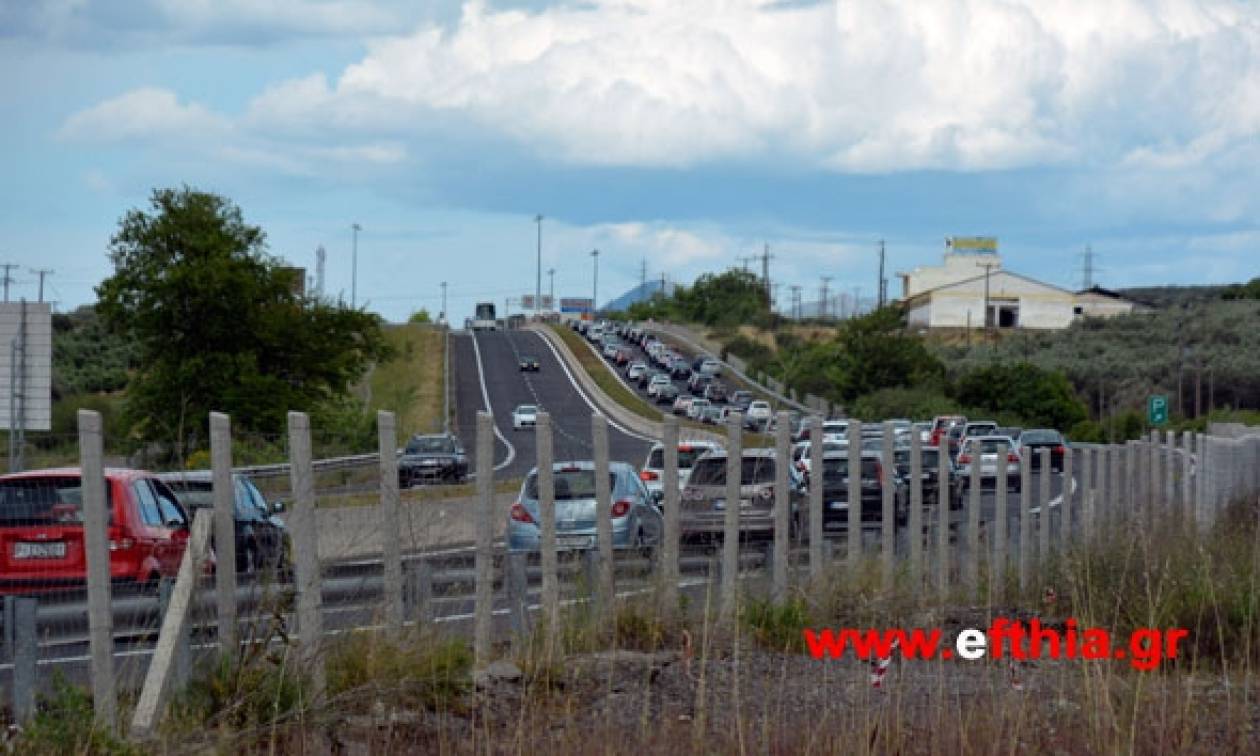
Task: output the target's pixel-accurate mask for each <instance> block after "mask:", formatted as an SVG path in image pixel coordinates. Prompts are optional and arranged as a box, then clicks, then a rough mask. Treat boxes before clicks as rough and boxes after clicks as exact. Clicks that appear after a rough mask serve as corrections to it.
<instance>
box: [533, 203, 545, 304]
mask: <svg viewBox="0 0 1260 756" xmlns="http://www.w3.org/2000/svg"><path fill="white" fill-rule="evenodd" d="M542 221H543V217H542V215H535V216H534V223H537V224H538V271H537V275H536V277H535V279H534V315H535V317H537V316H538V315H539V314H540V313H541V312H542Z"/></svg>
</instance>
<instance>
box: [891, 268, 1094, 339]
mask: <svg viewBox="0 0 1260 756" xmlns="http://www.w3.org/2000/svg"><path fill="white" fill-rule="evenodd" d="M986 290H987V296H986ZM986 300H987V302H988V311H989V315H988V320H987V324H988V325H991V326H993V327H996V328H1000V329H1008V328H1031V329H1057V328H1067V327H1068V326H1069V325H1071V324H1072V320H1073V319H1074V318H1075V317H1076V312H1075V308H1076V294H1075V293H1073V292H1071V291H1068V290H1067V289H1061V288H1059V287H1058V286H1052V285H1050V284H1046V283H1042V282H1040V281H1035V280H1033V279H1031V278H1028V277H1027V276H1021V275H1019V274H1018V273H1012V272H1010V271H1008V270H1001V269H990V271H989V273H988V275H985V273H984V272H983V271H982V272H981V274H980V275H978V276H972V277H970V278H965V279H962V280H956V281H953V282H951V283H946V284H944V285H941V286H937V287H935V288H932V289H927V290H923V291H919V292H918V293H916V294H914V295H912V296H910V297H907V298H906V299H905V301H904V305H905V308H906V315H907V321H908V324H909V325H910V327H912V328H983V327H985V325H986V319H985V302H986Z"/></svg>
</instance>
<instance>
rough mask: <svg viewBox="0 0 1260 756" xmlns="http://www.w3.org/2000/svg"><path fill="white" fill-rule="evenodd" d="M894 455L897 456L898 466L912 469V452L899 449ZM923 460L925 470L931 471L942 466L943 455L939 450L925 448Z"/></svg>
mask: <svg viewBox="0 0 1260 756" xmlns="http://www.w3.org/2000/svg"><path fill="white" fill-rule="evenodd" d="M894 453H895V454H896V459H897V464H898V465H901V466H904V467H905V468H906V469H909V468H910V450H909V449H897V450H896V451H895V452H894ZM921 459H922V460H923V469H924V470H929V469H932V468H935V467H937V466H938V465H940V462H941V453H940V452H939V451H938V450H936V449H933V448H924V449H923V453H922V456H921Z"/></svg>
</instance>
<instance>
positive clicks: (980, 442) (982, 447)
mask: <svg viewBox="0 0 1260 756" xmlns="http://www.w3.org/2000/svg"><path fill="white" fill-rule="evenodd" d="M1011 447H1012V444H1011V443H1010V442H1009V441H1006V440H1004V439H988V438H986V439H972V440H971V441H970V442H969V443H968V444H967V451H969V452H971V453H972V454H975V453H976V451H977V449H979V452H980V453H981V454H1003V453H1005V452H1007V451H1010V449H1011Z"/></svg>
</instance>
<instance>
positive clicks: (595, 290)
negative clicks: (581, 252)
mask: <svg viewBox="0 0 1260 756" xmlns="http://www.w3.org/2000/svg"><path fill="white" fill-rule="evenodd" d="M591 259H593V260H594V261H595V280H594V281H593V282H592V284H591V315H592V316H593V315H594V314H595V312H596V311H597V310H598V309H599V250H598V249H593V250H591Z"/></svg>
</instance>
